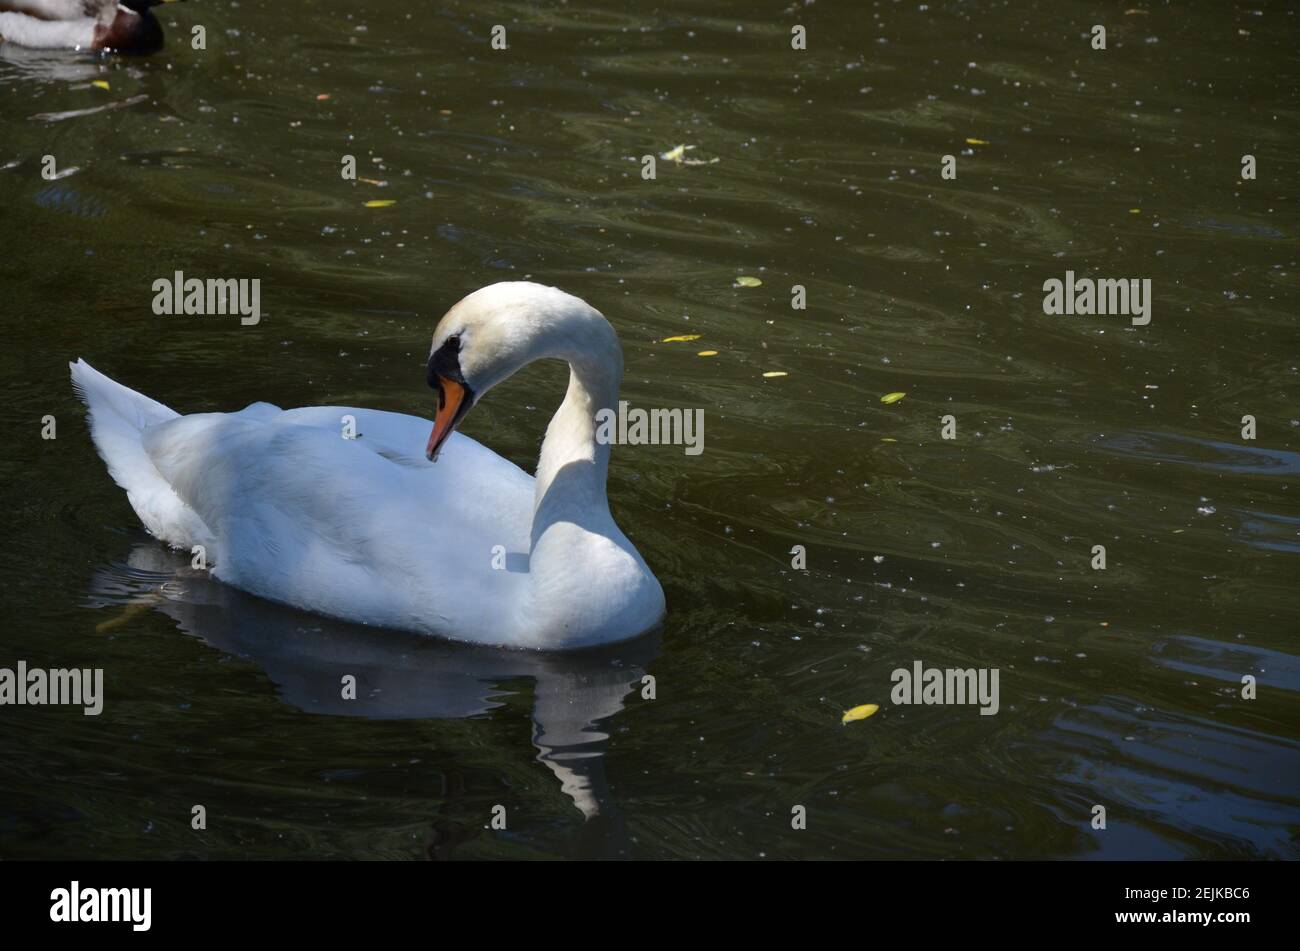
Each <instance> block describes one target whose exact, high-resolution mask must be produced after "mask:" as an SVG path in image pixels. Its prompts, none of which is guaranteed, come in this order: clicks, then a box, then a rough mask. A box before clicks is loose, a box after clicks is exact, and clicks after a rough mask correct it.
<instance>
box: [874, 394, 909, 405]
mask: <svg viewBox="0 0 1300 951" xmlns="http://www.w3.org/2000/svg"><path fill="white" fill-rule="evenodd" d="M906 395H907V394H906V393H886V394H885V395H884V396H882V397H881V398H880V402H882V403H897V402H898V401H899V400H901V399H902V398H903V397H904V396H906Z"/></svg>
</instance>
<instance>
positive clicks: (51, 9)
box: [0, 0, 174, 54]
mask: <svg viewBox="0 0 1300 951" xmlns="http://www.w3.org/2000/svg"><path fill="white" fill-rule="evenodd" d="M171 2H174V0H0V39H3V40H4V41H5V42H8V43H14V44H16V45H18V46H28V47H32V48H35V49H74V50H104V51H107V52H113V53H132V54H145V53H156V52H157V51H158V50H160V49H162V45H163V32H162V26H160V25H159V23H158V20H157V19H156V18H155V17H154V15H153V12H152V10H151V8H152V7H156V6H160V5H161V4H164V3H171Z"/></svg>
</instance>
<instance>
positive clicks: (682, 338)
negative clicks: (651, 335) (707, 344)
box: [659, 334, 704, 343]
mask: <svg viewBox="0 0 1300 951" xmlns="http://www.w3.org/2000/svg"><path fill="white" fill-rule="evenodd" d="M703 336H704V334H679V335H678V336H676V337H664V339H663V340H661V341H659V342H660V343H687V342H688V341H691V340H699V339H700V338H701V337H703Z"/></svg>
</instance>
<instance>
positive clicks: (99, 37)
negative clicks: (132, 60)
mask: <svg viewBox="0 0 1300 951" xmlns="http://www.w3.org/2000/svg"><path fill="white" fill-rule="evenodd" d="M171 2H174V0H118V5H117V6H118V9H117V15H116V16H114V17H113V19H112V20H110V21H109V22H108V23H106V24H105V23H101V24H100V25H99V26H97V27H96V28H95V48H96V49H101V50H109V51H110V52H113V53H129V54H139V55H143V54H146V53H156V52H158V51H159V50H160V49H162V46H163V31H162V26H161V25H160V24H159V23H158V20H157V19H156V18H155V17H154V15H153V12H152V9H151V8H152V7H157V6H161V5H162V4H164V3H171Z"/></svg>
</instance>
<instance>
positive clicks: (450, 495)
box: [143, 404, 533, 637]
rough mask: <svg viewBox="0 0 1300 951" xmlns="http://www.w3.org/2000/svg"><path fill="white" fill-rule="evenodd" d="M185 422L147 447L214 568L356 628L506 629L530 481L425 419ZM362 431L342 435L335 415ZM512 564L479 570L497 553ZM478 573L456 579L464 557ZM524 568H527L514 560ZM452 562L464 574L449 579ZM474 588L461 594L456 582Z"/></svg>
mask: <svg viewBox="0 0 1300 951" xmlns="http://www.w3.org/2000/svg"><path fill="white" fill-rule="evenodd" d="M274 409H275V408H274V407H269V406H267V405H266V404H255V405H254V406H253V407H249V408H248V409H246V410H244V411H242V412H240V413H230V414H226V413H208V414H197V415H193V416H184V417H180V418H178V419H174V420H170V421H168V422H164V423H161V424H159V425H155V426H150V427H149V428H148V429H147V430H146V431H145V433H144V434H143V444H144V449H145V452H146V453H147V454H148V456H149V458H150V459H151V460H152V461H153V464H154V466H155V467H156V468H157V470H158V472H159V473H160V474H161V475H162V476H163V478H164V479H166V481H167V482H168V483H169V484H170V485H171V487H172V489H173V490H174V491H175V492H176V494H177V495H178V496H180V498H181V499H183V500H184V501H185V503H186V504H187V505H188V506H189V507H191V508H192V509H193V510H194V511H195V512H197V513H198V514H199V515H200V517H201V518H202V519H203V521H204V524H206V525H207V526H208V527H209V529H210V530H211V531H212V534H213V535H214V536H215V538H216V539H217V551H216V552H214V553H212V554H213V556H214V560H215V562H216V567H215V573H216V574H217V576H218V577H219V578H221V579H222V580H225V581H228V582H230V583H232V584H236V585H238V586H239V587H242V588H245V589H246V590H249V591H252V592H254V593H256V594H260V595H263V596H265V597H269V598H273V599H275V600H278V601H284V602H287V603H290V604H294V605H297V606H299V607H304V608H307V609H309V610H315V611H321V612H324V613H327V614H332V615H335V616H337V617H344V618H350V619H354V620H359V621H363V622H365V623H372V624H382V625H390V626H398V627H405V628H414V629H417V630H421V629H422V630H430V631H434V632H437V633H445V634H449V635H450V636H454V637H474V636H475V635H476V634H479V633H480V632H489V633H490V632H491V631H492V630H493V629H499V628H500V627H502V626H504V625H509V624H512V623H513V619H512V618H511V617H510V616H509V615H508V613H507V612H509V611H510V610H511V608H512V607H513V606H514V605H517V604H518V603H519V599H518V598H517V597H516V596H515V594H516V589H517V586H518V585H520V584H523V583H526V577H527V576H526V575H525V574H522V573H520V572H519V571H518V570H509V569H510V568H514V569H518V568H520V567H522V565H523V564H526V553H527V551H528V544H529V526H530V524H531V521H532V502H533V479H532V477H531V476H529V475H527V474H526V473H525V472H523V471H522V470H521V469H519V468H518V467H517V466H515V465H513V464H512V463H510V462H508V461H507V460H505V459H502V458H501V457H500V456H498V455H496V454H495V453H493V452H491V451H490V450H488V449H486V448H484V447H483V446H481V445H479V444H478V443H476V442H475V441H474V440H472V439H469V438H467V437H465V436H461V435H459V434H455V435H454V436H453V437H452V439H451V440H449V441H448V442H447V444H446V446H445V447H444V450H443V453H442V454H441V455H440V456H439V458H438V462H437V463H436V464H431V463H429V462H427V461H426V460H424V459H423V456H422V449H423V446H424V443H425V441H426V440H427V439H428V434H429V430H430V429H431V427H432V423H430V422H428V421H426V420H421V419H418V418H417V417H413V416H405V415H401V414H397V413H384V412H379V411H375V410H364V409H356V408H352V407H311V408H306V409H297V410H289V411H286V412H275V411H274ZM348 415H350V416H352V417H354V418H355V420H356V431H357V433H358V436H359V438H356V439H344V438H343V435H342V434H343V422H342V418H343V417H344V416H348ZM497 545H500V546H502V548H503V549H504V551H505V553H506V560H507V564H508V567H507V569H505V570H498V571H493V570H490V568H491V565H492V559H493V556H494V553H493V549H494V546H497ZM480 559H481V561H482V564H483V566H484V568H485V569H488V570H484V571H481V572H479V571H475V572H470V573H467V572H465V571H464V567H463V566H464V565H465V564H466V562H467V561H468V562H474V561H478V560H480ZM521 560H522V561H521ZM457 568H460V570H459V571H458V570H456V569H457ZM467 574H468V576H469V577H471V578H473V579H474V590H466V586H465V582H464V579H465V578H466V576H467Z"/></svg>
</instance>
